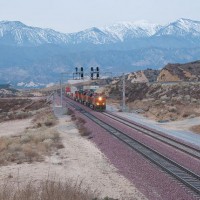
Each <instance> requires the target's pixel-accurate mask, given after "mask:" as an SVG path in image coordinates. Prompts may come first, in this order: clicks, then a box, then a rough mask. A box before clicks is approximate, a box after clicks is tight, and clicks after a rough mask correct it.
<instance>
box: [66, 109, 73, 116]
mask: <svg viewBox="0 0 200 200" xmlns="http://www.w3.org/2000/svg"><path fill="white" fill-rule="evenodd" d="M66 114H67V115H72V114H74V111H73V110H72V109H70V108H68V109H67V112H66Z"/></svg>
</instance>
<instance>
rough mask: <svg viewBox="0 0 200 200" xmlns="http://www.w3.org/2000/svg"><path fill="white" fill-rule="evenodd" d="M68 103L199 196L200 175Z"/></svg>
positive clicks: (79, 107)
mask: <svg viewBox="0 0 200 200" xmlns="http://www.w3.org/2000/svg"><path fill="white" fill-rule="evenodd" d="M67 100H68V102H67V103H68V104H69V105H70V106H72V107H74V108H75V109H76V110H77V111H79V112H80V113H82V114H83V115H85V116H86V117H88V118H89V119H90V120H92V121H94V122H95V123H96V124H98V125H99V126H101V127H102V128H104V129H105V130H106V131H107V132H109V133H110V134H111V135H113V136H115V137H116V138H118V139H119V140H120V141H122V142H124V143H125V144H127V145H128V146H129V147H130V148H132V149H133V150H135V151H137V152H138V153H140V154H142V155H143V156H144V157H146V158H147V159H149V160H150V161H152V162H153V163H154V164H156V165H157V166H159V167H161V168H162V169H163V170H164V171H166V172H168V173H169V174H171V175H172V176H173V177H175V178H176V179H178V180H179V181H181V182H182V183H183V184H184V185H186V186H187V187H189V188H190V189H191V190H193V191H194V192H196V194H197V195H198V196H200V176H199V175H197V174H195V173H194V172H192V171H190V170H189V169H187V168H185V167H184V166H182V165H180V164H178V163H176V162H175V161H173V160H171V159H169V158H167V157H166V156H164V155H162V154H160V153H159V152H157V151H155V150H153V149H151V148H150V147H148V146H146V145H145V144H143V143H141V142H138V141H137V140H135V139H133V138H131V137H129V136H128V135H126V133H124V132H122V131H120V130H118V129H116V128H115V127H113V126H111V125H110V124H108V123H106V122H104V121H102V120H100V119H98V118H97V117H96V116H94V115H93V114H91V113H90V112H87V111H86V110H85V109H83V108H82V107H81V106H79V105H77V103H76V104H75V103H72V102H71V101H70V102H69V99H67Z"/></svg>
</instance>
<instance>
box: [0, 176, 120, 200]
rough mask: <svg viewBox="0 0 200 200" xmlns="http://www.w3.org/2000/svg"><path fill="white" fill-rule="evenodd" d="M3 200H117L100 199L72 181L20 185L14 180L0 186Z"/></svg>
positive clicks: (87, 188) (83, 185)
mask: <svg viewBox="0 0 200 200" xmlns="http://www.w3.org/2000/svg"><path fill="white" fill-rule="evenodd" d="M0 199H1V200H117V199H113V198H109V197H105V198H100V197H99V193H98V192H97V191H91V190H90V188H89V187H87V186H85V184H84V183H83V182H82V181H77V182H76V183H74V182H73V181H71V180H65V181H60V180H54V179H53V180H49V179H47V180H44V181H36V182H35V181H27V182H26V183H23V184H22V183H20V182H19V181H13V180H12V178H8V179H5V180H4V183H3V184H1V185H0Z"/></svg>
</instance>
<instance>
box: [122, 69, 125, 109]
mask: <svg viewBox="0 0 200 200" xmlns="http://www.w3.org/2000/svg"><path fill="white" fill-rule="evenodd" d="M122 77H123V90H122V111H123V112H124V111H125V108H126V98H125V93H126V91H125V88H126V85H125V84H126V83H125V74H124V73H123V76H122Z"/></svg>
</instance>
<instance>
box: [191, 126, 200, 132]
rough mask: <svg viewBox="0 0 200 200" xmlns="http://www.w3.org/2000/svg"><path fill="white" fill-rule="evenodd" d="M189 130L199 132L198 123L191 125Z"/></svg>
mask: <svg viewBox="0 0 200 200" xmlns="http://www.w3.org/2000/svg"><path fill="white" fill-rule="evenodd" d="M190 130H191V131H193V132H195V133H200V125H196V126H192V127H191V128H190Z"/></svg>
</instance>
